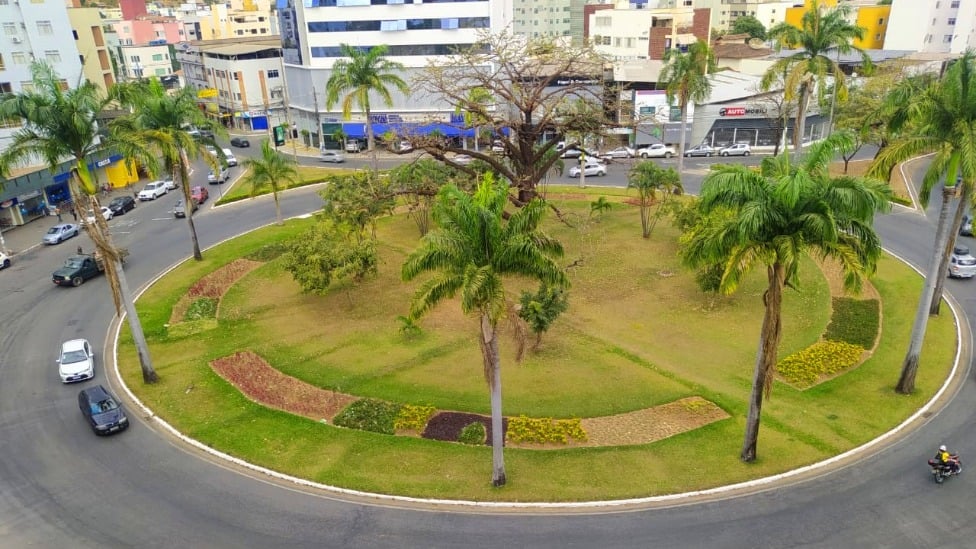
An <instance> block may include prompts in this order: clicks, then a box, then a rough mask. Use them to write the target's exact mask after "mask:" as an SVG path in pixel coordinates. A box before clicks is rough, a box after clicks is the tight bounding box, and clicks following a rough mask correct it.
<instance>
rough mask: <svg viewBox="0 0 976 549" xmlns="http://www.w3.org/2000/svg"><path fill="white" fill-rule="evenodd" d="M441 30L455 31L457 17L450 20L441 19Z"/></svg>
mask: <svg viewBox="0 0 976 549" xmlns="http://www.w3.org/2000/svg"><path fill="white" fill-rule="evenodd" d="M441 28H442V29H456V28H458V19H457V17H452V18H449V19H441Z"/></svg>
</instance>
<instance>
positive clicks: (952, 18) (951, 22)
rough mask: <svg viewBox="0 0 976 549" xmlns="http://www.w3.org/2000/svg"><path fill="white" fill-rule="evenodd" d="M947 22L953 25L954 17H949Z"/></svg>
mask: <svg viewBox="0 0 976 549" xmlns="http://www.w3.org/2000/svg"><path fill="white" fill-rule="evenodd" d="M949 24H950V25H955V24H956V18H955V17H950V18H949Z"/></svg>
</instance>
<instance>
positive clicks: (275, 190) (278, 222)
mask: <svg viewBox="0 0 976 549" xmlns="http://www.w3.org/2000/svg"><path fill="white" fill-rule="evenodd" d="M271 196H272V197H273V198H274V203H275V224H276V225H284V224H285V222H284V221H282V220H281V201H280V200H278V184H277V183H271Z"/></svg>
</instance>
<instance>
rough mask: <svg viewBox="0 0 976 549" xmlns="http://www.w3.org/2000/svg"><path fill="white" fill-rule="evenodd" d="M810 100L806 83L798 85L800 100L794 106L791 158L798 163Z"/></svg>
mask: <svg viewBox="0 0 976 549" xmlns="http://www.w3.org/2000/svg"><path fill="white" fill-rule="evenodd" d="M809 100H810V87H809V86H808V85H807V83H806V82H804V83H803V84H800V99H799V101H797V105H796V120H795V122H794V124H793V157H794V159H795V161H796V162H799V158H800V156H801V155H802V154H803V133H804V132H805V131H806V125H807V102H808V101H809Z"/></svg>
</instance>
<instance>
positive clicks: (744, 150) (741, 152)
mask: <svg viewBox="0 0 976 549" xmlns="http://www.w3.org/2000/svg"><path fill="white" fill-rule="evenodd" d="M718 154H719V156H749V155H750V154H752V147H750V146H749V144H748V143H735V144H734V145H729V146H728V147H725V148H722V149H719V151H718Z"/></svg>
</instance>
